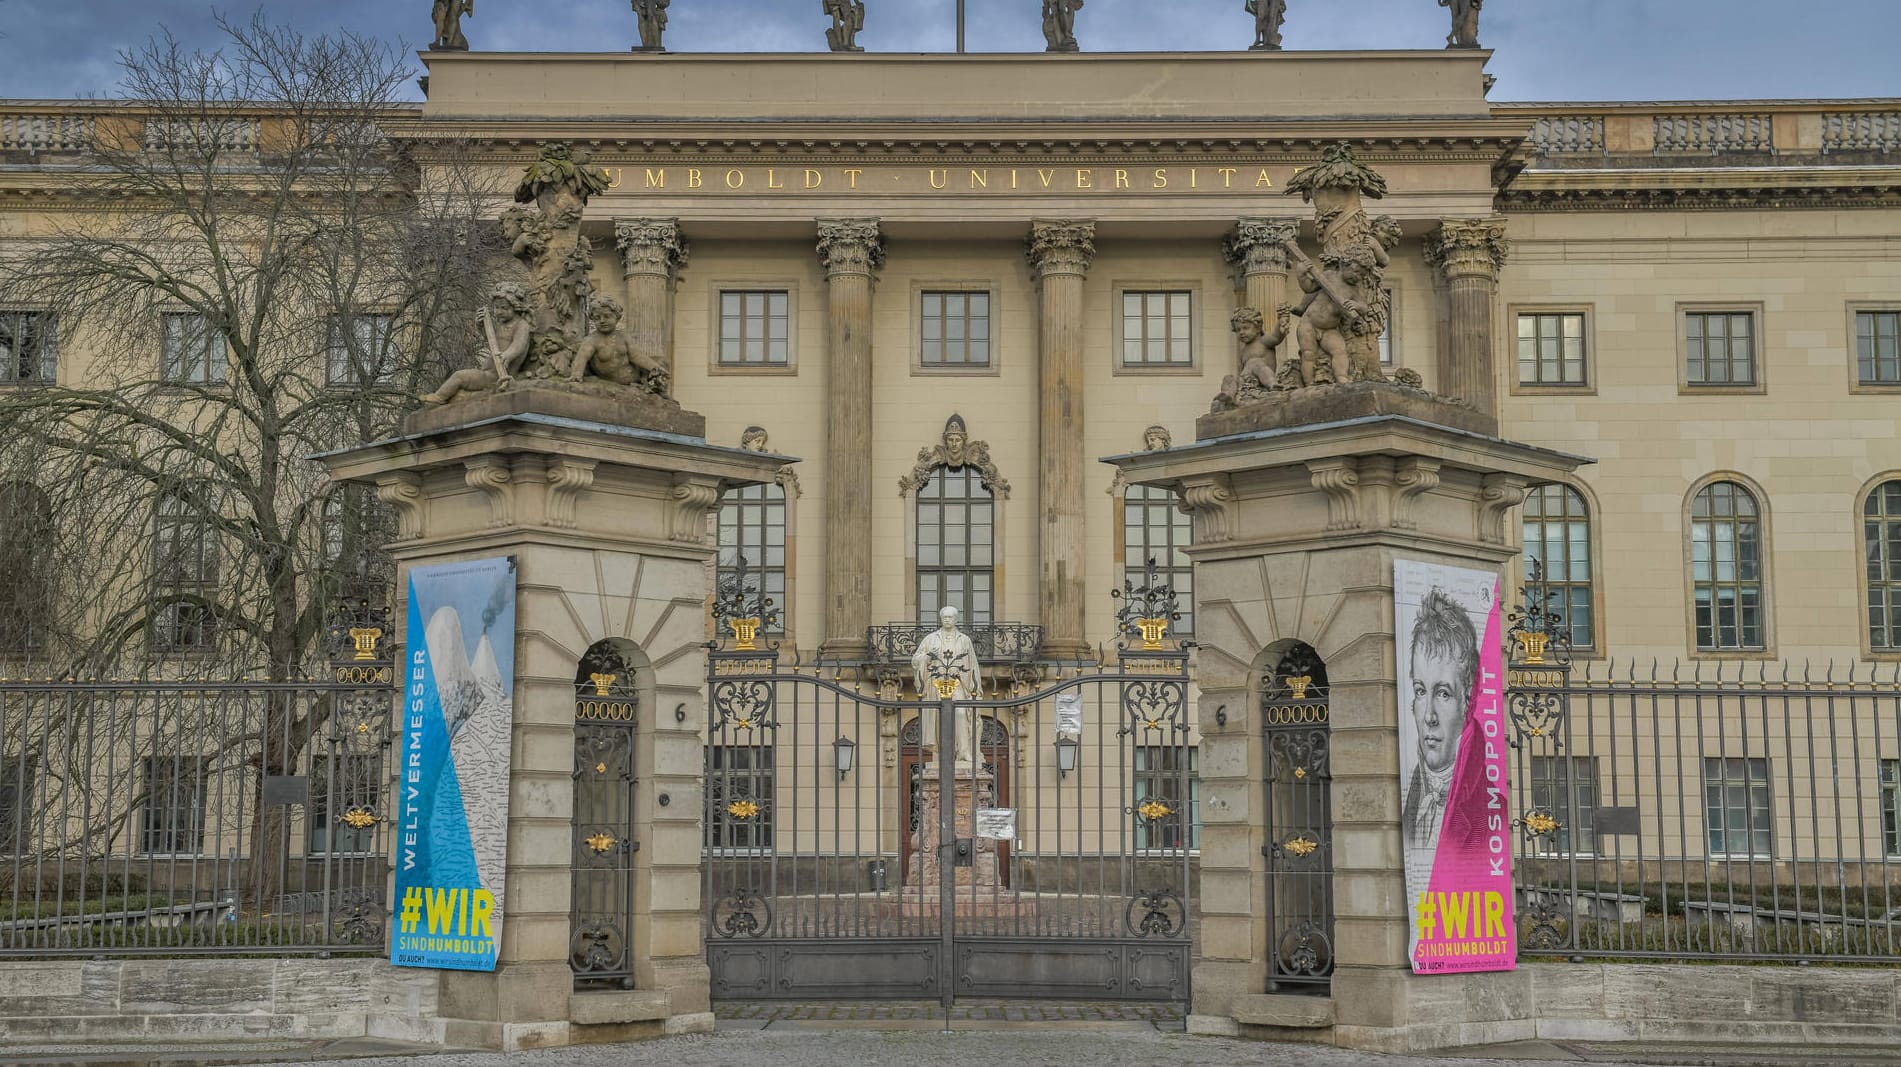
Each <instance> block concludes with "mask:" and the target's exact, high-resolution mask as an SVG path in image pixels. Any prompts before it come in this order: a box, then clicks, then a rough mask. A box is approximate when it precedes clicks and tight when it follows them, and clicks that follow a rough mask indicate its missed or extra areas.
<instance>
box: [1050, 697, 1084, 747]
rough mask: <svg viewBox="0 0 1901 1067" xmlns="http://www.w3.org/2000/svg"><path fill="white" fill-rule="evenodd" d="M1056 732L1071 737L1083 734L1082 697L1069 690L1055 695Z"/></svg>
mask: <svg viewBox="0 0 1901 1067" xmlns="http://www.w3.org/2000/svg"><path fill="white" fill-rule="evenodd" d="M1056 732H1057V733H1059V734H1068V735H1070V736H1071V737H1077V736H1080V735H1081V734H1082V732H1083V695H1082V694H1081V693H1078V692H1075V691H1074V690H1071V691H1070V692H1067V693H1058V694H1056Z"/></svg>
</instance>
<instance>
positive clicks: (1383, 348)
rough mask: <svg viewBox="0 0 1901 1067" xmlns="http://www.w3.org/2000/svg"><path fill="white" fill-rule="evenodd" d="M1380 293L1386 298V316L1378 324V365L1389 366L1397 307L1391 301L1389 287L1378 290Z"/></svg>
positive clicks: (1391, 356)
mask: <svg viewBox="0 0 1901 1067" xmlns="http://www.w3.org/2000/svg"><path fill="white" fill-rule="evenodd" d="M1380 295H1381V296H1383V297H1385V298H1386V318H1385V320H1384V322H1383V324H1382V325H1381V326H1380V366H1382V367H1390V366H1392V365H1393V318H1394V316H1396V315H1397V314H1399V309H1398V307H1397V306H1396V305H1395V304H1394V303H1393V291H1392V290H1391V289H1382V290H1380Z"/></svg>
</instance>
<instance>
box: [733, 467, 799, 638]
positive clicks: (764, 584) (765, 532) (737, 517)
mask: <svg viewBox="0 0 1901 1067" xmlns="http://www.w3.org/2000/svg"><path fill="white" fill-rule="evenodd" d="M785 519H786V507H785V489H784V487H783V486H779V485H775V484H771V483H768V484H764V485H748V486H742V487H740V488H738V489H728V490H727V491H726V492H725V494H724V495H722V496H721V497H720V502H719V574H718V576H717V577H718V582H719V584H718V585H717V586H716V588H719V589H725V588H727V587H728V586H729V584H730V583H733V582H737V581H739V580H740V570H741V567H742V560H743V567H744V570H745V583H746V585H747V587H748V588H750V589H756V590H758V591H759V592H762V593H764V594H765V595H766V596H767V597H770V598H771V600H772V603H773V606H774V607H776V608H778V609H779V611H778V614H777V615H776V616H772V618H775V619H776V620H777V621H776V622H774V623H771V624H769V625H767V626H765V627H763V628H762V629H761V630H760V632H761V633H766V634H783V633H784V632H785V620H786V615H787V612H788V610H789V609H788V605H787V604H786V593H785Z"/></svg>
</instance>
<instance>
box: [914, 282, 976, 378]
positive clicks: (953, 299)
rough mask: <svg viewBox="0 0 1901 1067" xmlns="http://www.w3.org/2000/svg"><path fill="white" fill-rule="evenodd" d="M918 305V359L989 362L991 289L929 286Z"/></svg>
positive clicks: (946, 363)
mask: <svg viewBox="0 0 1901 1067" xmlns="http://www.w3.org/2000/svg"><path fill="white" fill-rule="evenodd" d="M919 309H920V310H919V315H920V319H919V322H918V337H919V338H920V341H921V344H922V347H921V348H920V350H919V351H920V356H919V362H921V363H922V364H923V365H924V366H926V367H988V366H990V294H989V293H987V292H956V291H937V290H926V291H925V292H924V293H923V295H922V296H921V297H920V298H919Z"/></svg>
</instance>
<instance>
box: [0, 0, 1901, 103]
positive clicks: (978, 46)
mask: <svg viewBox="0 0 1901 1067" xmlns="http://www.w3.org/2000/svg"><path fill="white" fill-rule="evenodd" d="M1243 3H1244V0H1087V6H1085V7H1084V9H1083V10H1082V12H1081V14H1080V16H1079V18H1078V21H1077V37H1078V38H1079V40H1080V41H1081V43H1082V46H1083V49H1084V50H1085V51H1090V52H1104V51H1118V50H1126V51H1184V52H1198V51H1211V50H1221V49H1242V48H1246V47H1247V45H1248V44H1249V43H1250V42H1251V41H1252V40H1253V20H1252V19H1251V18H1250V17H1249V16H1248V15H1247V14H1246V13H1245V11H1244V10H1243ZM263 6H264V9H265V11H266V12H267V13H268V14H269V15H270V16H271V17H273V18H277V19H284V20H287V21H290V22H292V23H294V24H296V25H297V26H299V27H300V28H302V29H304V30H306V31H307V32H324V31H327V30H334V29H337V28H348V29H351V30H354V31H357V32H359V33H364V34H368V35H371V36H375V37H379V38H382V39H384V40H387V41H391V42H396V41H406V42H407V43H409V44H411V45H417V44H426V43H427V42H428V37H429V30H430V27H429V10H428V5H427V4H425V3H422V2H421V0H326V2H323V3H307V2H294V0H269V2H266V3H265V4H264V5H263ZM866 8H867V12H866V25H865V32H864V33H863V34H862V35H861V36H860V42H861V43H862V44H864V45H865V47H866V48H867V49H869V50H871V51H876V52H919V51H933V52H947V51H950V50H952V48H953V47H954V43H955V40H956V24H955V16H954V12H955V10H956V3H955V0H866ZM1288 8H1289V10H1288V16H1287V26H1286V31H1285V32H1286V44H1287V47H1288V48H1289V49H1291V50H1301V49H1408V48H1437V47H1440V45H1441V44H1442V43H1443V42H1444V40H1445V33H1446V29H1447V26H1448V17H1447V15H1446V12H1445V10H1444V9H1443V8H1440V7H1438V6H1437V5H1436V4H1434V3H1433V0H1293V2H1291V3H1290V4H1289V5H1288ZM966 9H967V12H968V37H969V48H970V50H972V51H979V52H1040V51H1042V49H1043V38H1042V34H1041V31H1040V28H1039V19H1038V17H1037V9H1036V5H1035V4H1034V3H1032V2H1031V0H967V2H966ZM227 10H229V11H231V12H232V13H233V14H235V15H240V16H243V15H248V14H249V12H250V10H251V8H250V7H249V6H248V4H235V5H231V6H230V7H229V8H227ZM671 15H672V19H671V23H670V25H669V27H668V33H667V44H668V46H669V47H670V48H671V49H673V50H675V51H685V52H692V51H718V52H784V51H813V52H816V51H821V50H823V49H824V47H825V27H826V26H828V25H829V24H830V23H829V20H827V19H826V18H825V16H824V15H823V14H822V12H821V9H820V0H682V2H680V3H676V4H674V5H673V8H672V10H671ZM0 18H4V25H5V29H6V32H7V36H6V37H5V38H0V96H8V97H28V98H32V97H73V96H88V95H110V94H111V93H112V91H113V89H114V85H115V84H116V81H117V68H116V56H117V53H118V52H119V50H121V49H124V48H129V47H133V46H135V45H137V44H138V43H139V42H141V41H142V40H144V39H145V38H146V37H147V36H149V35H151V34H152V33H154V32H156V31H157V29H158V28H159V26H160V25H161V24H162V25H164V26H166V27H169V28H170V29H171V30H172V31H173V32H174V33H176V34H177V35H178V36H179V37H180V38H181V39H183V40H185V41H187V42H189V43H191V44H194V45H198V46H201V47H216V46H217V43H218V33H217V30H216V27H215V24H214V22H213V19H212V9H211V7H210V6H208V5H207V4H206V3H204V0H4V2H3V3H0ZM465 28H466V31H467V33H468V36H469V40H470V41H471V42H472V43H473V44H474V46H475V47H476V48H478V49H488V50H501V51H618V50H620V49H623V48H628V47H631V46H632V45H633V43H634V40H635V36H636V34H635V29H634V16H633V13H632V12H631V10H630V9H629V6H628V4H627V3H626V0H583V2H578V3H570V4H564V5H541V4H530V3H513V2H506V0H484V2H483V3H478V4H477V5H476V15H475V16H474V17H473V18H470V19H469V20H467V22H466V23H465ZM1897 33H1901V4H1897V3H1895V2H1894V0H1831V2H1830V3H1829V5H1828V13H1827V17H1826V18H1820V17H1817V18H1804V17H1801V15H1800V13H1792V12H1791V9H1790V6H1789V5H1788V4H1787V3H1786V0H1590V2H1588V3H1579V2H1574V0H1491V3H1489V4H1487V5H1486V8H1485V15H1484V21H1483V24H1482V28H1481V39H1482V40H1484V42H1485V44H1486V45H1487V46H1488V47H1491V48H1493V49H1495V50H1496V54H1495V55H1494V56H1493V58H1492V63H1491V67H1490V69H1491V70H1492V72H1493V73H1495V74H1497V75H1498V76H1499V87H1498V89H1497V91H1495V92H1494V94H1493V95H1494V97H1495V98H1497V99H1501V100H1614V99H1741V98H1783V97H1813V96H1881V95H1890V94H1892V93H1893V92H1894V87H1893V75H1892V73H1891V71H1892V61H1891V58H1890V54H1889V53H1890V51H1891V48H1892V41H1893V40H1894V39H1895V37H1896V35H1897ZM1798 56H1800V57H1807V58H1805V59H1804V60H1801V61H1798V60H1797V59H1796V58H1795V57H1798ZM1052 61H1053V62H1063V60H1061V59H1054V60H1052ZM1261 103H1262V107H1263V109H1264V110H1271V109H1272V107H1273V101H1271V100H1263V101H1262V102H1261Z"/></svg>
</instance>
